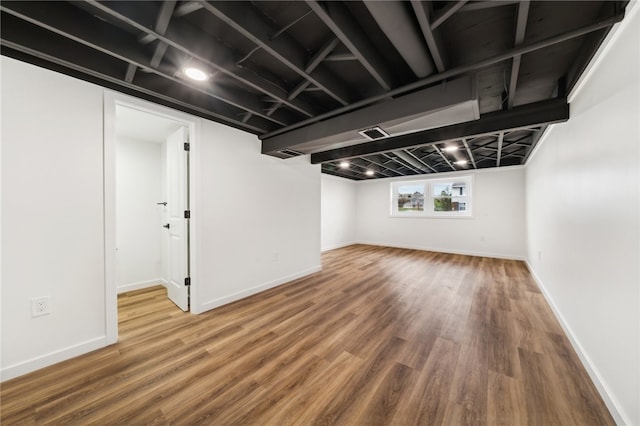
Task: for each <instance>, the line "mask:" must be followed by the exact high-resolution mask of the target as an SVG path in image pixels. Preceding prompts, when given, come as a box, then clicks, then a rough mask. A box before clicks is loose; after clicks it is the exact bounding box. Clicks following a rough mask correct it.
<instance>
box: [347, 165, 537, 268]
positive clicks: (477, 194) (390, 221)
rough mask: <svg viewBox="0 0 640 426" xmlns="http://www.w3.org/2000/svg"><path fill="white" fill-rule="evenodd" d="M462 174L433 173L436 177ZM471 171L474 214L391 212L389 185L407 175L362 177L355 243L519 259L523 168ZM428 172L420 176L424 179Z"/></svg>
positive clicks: (522, 241)
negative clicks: (434, 215) (401, 214)
mask: <svg viewBox="0 0 640 426" xmlns="http://www.w3.org/2000/svg"><path fill="white" fill-rule="evenodd" d="M454 174H458V175H460V174H461V173H453V172H452V173H447V174H438V175H437V177H438V178H442V177H446V176H452V175H454ZM462 174H464V175H469V174H471V175H474V183H473V188H472V193H473V212H474V213H473V216H474V217H473V218H470V219H464V218H405V217H391V216H390V202H391V201H390V185H391V182H394V181H398V180H410V179H408V178H392V179H376V180H372V181H361V182H359V183H358V190H357V216H356V217H357V219H356V222H357V233H356V237H357V240H358V242H361V243H364V244H377V245H385V246H392V247H406V248H413V249H419V250H432V251H442V252H448V253H461V254H472V255H479V256H491V257H505V258H512V259H523V258H524V255H525V245H526V244H525V230H524V224H525V215H524V197H525V196H524V169H523V168H522V167H508V168H501V169H490V170H479V171H477V172H469V173H462ZM428 177H429V176H419V177H418V178H419V179H425V178H428Z"/></svg>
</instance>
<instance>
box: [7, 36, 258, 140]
mask: <svg viewBox="0 0 640 426" xmlns="http://www.w3.org/2000/svg"><path fill="white" fill-rule="evenodd" d="M5 28H6V27H5ZM3 29H4V28H3ZM0 42H1V43H2V46H3V47H6V48H9V49H12V51H7V50H3V55H7V54H8V55H9V56H11V57H15V58H17V59H19V60H28V59H29V58H37V59H36V60H35V61H34V60H30V62H33V63H35V64H36V65H43V63H44V62H40V60H42V61H46V62H48V63H51V64H55V66H54V67H51V66H49V68H52V69H54V70H56V71H59V72H63V73H65V74H68V75H72V76H75V77H78V78H82V79H83V80H87V81H91V82H93V83H95V84H101V85H103V86H106V87H109V88H111V89H115V90H120V91H123V92H124V93H128V94H131V95H135V96H138V97H142V98H143V99H147V100H150V101H152V102H158V103H160V104H162V105H166V106H169V107H171V108H176V109H178V110H180V111H185V112H187V113H191V114H194V115H197V116H199V117H204V118H208V119H212V120H215V121H219V122H221V123H226V124H229V125H230V126H233V127H235V128H238V129H245V130H246V129H250V130H252V131H254V132H256V133H260V132H264V129H263V128H260V127H256V126H255V125H248V124H244V123H242V122H241V121H240V120H235V119H233V118H232V114H230V113H226V112H223V113H218V112H216V111H215V110H213V109H211V107H208V106H207V105H205V104H199V103H197V102H194V101H193V100H192V99H182V98H181V97H180V96H177V94H175V93H167V91H160V90H151V89H147V88H145V87H143V86H137V85H135V86H134V85H133V84H130V83H127V82H125V81H124V80H121V79H119V78H117V77H114V76H111V75H108V74H105V73H103V72H99V71H95V70H93V69H91V68H88V67H84V66H82V65H79V64H77V63H75V62H72V61H70V60H65V59H63V58H61V57H60V55H59V54H58V55H56V56H53V55H50V54H47V53H45V52H41V51H39V50H35V49H31V48H28V47H25V46H24V44H22V43H14V42H13V41H11V40H8V39H6V38H4V36H3V37H2V39H0ZM57 48H58V49H59V46H58V47H57ZM14 52H15V53H18V54H17V55H16V54H14ZM27 55H28V56H27Z"/></svg>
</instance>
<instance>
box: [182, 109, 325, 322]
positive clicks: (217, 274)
mask: <svg viewBox="0 0 640 426" xmlns="http://www.w3.org/2000/svg"><path fill="white" fill-rule="evenodd" d="M199 143H200V146H199V147H198V148H197V150H199V151H197V152H199V158H198V159H196V160H195V161H197V162H198V164H197V166H196V167H197V168H198V170H199V173H198V175H197V177H196V182H197V194H196V197H197V199H199V200H200V202H199V203H197V204H196V206H195V208H196V210H195V211H194V213H193V214H194V216H195V215H197V218H196V219H195V220H196V223H197V231H196V234H197V235H196V238H197V243H196V244H197V252H198V255H197V256H198V257H197V259H196V262H197V263H196V265H197V266H196V274H197V275H196V276H197V278H196V279H197V280H198V281H197V283H196V284H195V285H196V286H197V290H196V291H197V299H198V301H199V305H198V306H195V307H194V309H195V310H196V312H201V311H204V310H208V309H212V308H214V307H216V306H220V305H222V304H225V303H228V302H230V301H233V300H237V299H239V298H242V297H245V296H247V295H250V294H253V293H256V292H258V291H261V290H264V289H267V288H270V287H273V286H275V285H278V284H281V283H284V282H287V281H289V280H291V279H294V278H297V277H300V276H304V275H306V274H309V273H311V272H315V271H318V270H319V269H320V166H318V165H311V164H310V162H309V158H308V157H307V156H304V157H298V158H292V159H288V160H282V159H278V158H274V157H270V156H266V155H263V154H261V153H260V141H259V140H258V138H257V137H256V136H255V135H252V134H249V133H245V132H242V131H239V130H236V129H233V128H230V127H227V126H223V125H221V124H217V123H214V122H211V121H206V120H203V122H202V134H201V138H200V142H199Z"/></svg>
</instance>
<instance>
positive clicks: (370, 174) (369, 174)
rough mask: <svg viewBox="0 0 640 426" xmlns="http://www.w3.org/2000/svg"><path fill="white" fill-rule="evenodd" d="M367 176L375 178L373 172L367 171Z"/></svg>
mask: <svg viewBox="0 0 640 426" xmlns="http://www.w3.org/2000/svg"><path fill="white" fill-rule="evenodd" d="M364 173H365V174H366V175H367V176H373V170H367V171H366V172H364Z"/></svg>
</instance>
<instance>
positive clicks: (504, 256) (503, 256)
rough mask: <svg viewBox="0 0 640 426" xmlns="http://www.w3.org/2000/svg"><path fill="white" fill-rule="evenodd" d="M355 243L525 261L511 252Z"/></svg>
mask: <svg viewBox="0 0 640 426" xmlns="http://www.w3.org/2000/svg"><path fill="white" fill-rule="evenodd" d="M355 244H364V245H369V246H381V247H393V248H401V249H408V250H420V251H433V252H436V253H447V254H460V255H464V256H475V257H490V258H493V259H506V260H520V261H526V259H525V257H524V256H516V255H512V254H502V253H490V252H479V251H468V250H453V249H442V248H437V247H426V246H413V245H405V244H387V243H381V242H376V241H359V242H357V243H355Z"/></svg>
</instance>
